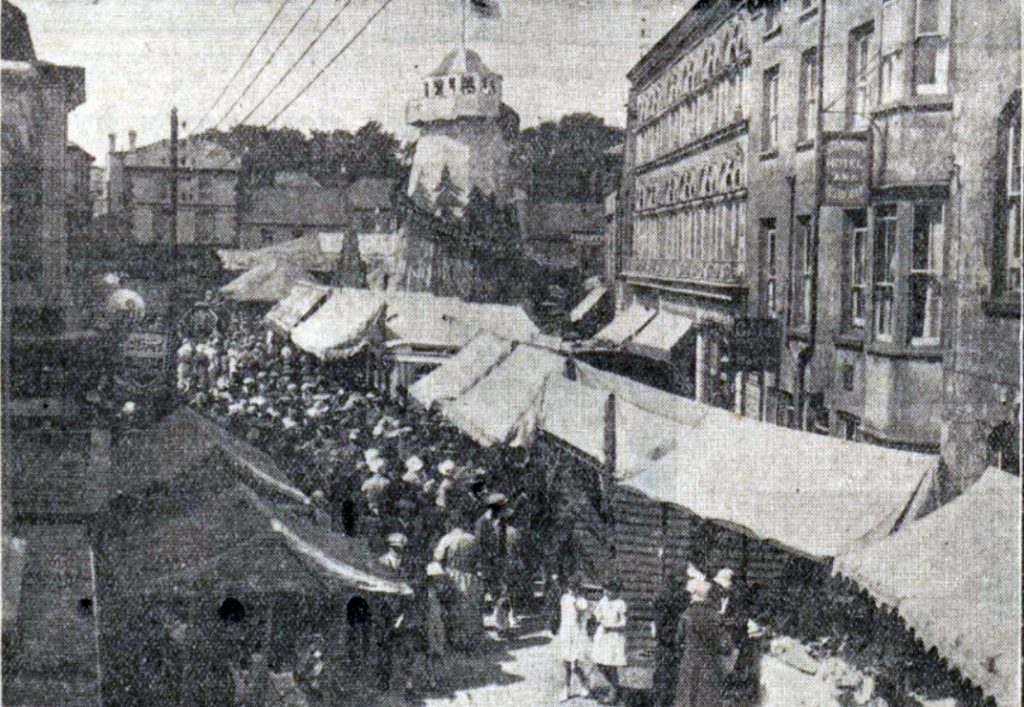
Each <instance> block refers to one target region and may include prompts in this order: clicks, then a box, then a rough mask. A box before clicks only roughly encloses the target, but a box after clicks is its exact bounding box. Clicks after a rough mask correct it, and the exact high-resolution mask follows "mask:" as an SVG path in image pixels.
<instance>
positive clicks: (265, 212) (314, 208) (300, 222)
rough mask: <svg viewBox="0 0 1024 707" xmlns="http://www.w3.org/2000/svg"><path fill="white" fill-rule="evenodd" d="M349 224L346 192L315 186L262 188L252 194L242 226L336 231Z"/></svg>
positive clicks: (242, 218) (334, 188) (242, 219)
mask: <svg viewBox="0 0 1024 707" xmlns="http://www.w3.org/2000/svg"><path fill="white" fill-rule="evenodd" d="M348 220H349V206H348V204H347V198H346V196H345V190H344V189H340V188H337V187H322V186H320V185H318V184H314V185H309V184H304V185H289V186H273V187H261V188H259V189H256V190H255V191H254V192H253V194H252V199H251V203H250V206H249V208H248V210H247V211H246V212H244V213H243V214H242V217H241V221H242V223H250V224H264V223H265V224H279V225H295V226H313V227H317V228H328V227H338V226H342V225H344V224H345V223H347V222H348Z"/></svg>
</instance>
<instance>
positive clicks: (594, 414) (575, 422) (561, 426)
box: [541, 373, 610, 464]
mask: <svg viewBox="0 0 1024 707" xmlns="http://www.w3.org/2000/svg"><path fill="white" fill-rule="evenodd" d="M609 395H610V394H609V393H608V391H606V390H601V389H599V388H591V387H590V386H586V385H583V384H582V383H580V382H578V381H571V380H569V379H568V378H566V377H564V376H562V375H561V374H559V373H553V374H551V376H550V377H549V378H548V381H547V385H546V386H545V387H544V402H543V406H542V408H541V410H542V411H541V429H543V430H544V431H545V432H547V433H548V434H550V435H552V436H553V437H556V438H557V439H560V440H561V441H563V442H565V443H566V444H568V445H570V446H572V447H574V448H575V449H578V450H579V451H581V452H583V453H584V454H586V455H587V456H589V457H591V458H592V459H594V460H595V461H598V462H600V463H602V464H603V463H604V462H605V459H606V457H605V439H604V437H605V426H606V425H605V411H606V406H607V404H608V397H609Z"/></svg>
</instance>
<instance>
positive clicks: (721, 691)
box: [673, 571, 731, 707]
mask: <svg viewBox="0 0 1024 707" xmlns="http://www.w3.org/2000/svg"><path fill="white" fill-rule="evenodd" d="M686 590H687V592H689V594H690V606H689V607H688V608H687V609H686V611H685V612H683V615H682V617H681V619H680V628H681V630H682V632H683V636H684V637H685V639H684V641H685V642H684V645H683V655H682V659H681V660H680V663H679V677H678V682H677V684H676V696H675V701H674V702H673V706H674V707H724V706H725V705H726V704H727V702H726V698H725V677H724V674H723V664H722V663H723V661H722V658H723V656H725V655H726V654H727V653H728V651H729V650H730V649H731V645H730V644H729V641H728V637H727V636H726V635H725V631H724V630H723V628H722V622H721V615H720V614H719V613H718V608H719V607H716V606H712V604H711V602H710V601H709V595H710V593H711V582H709V581H708V580H707V578H706V577H705V576H704V575H703V574H701V573H700V572H696V571H694V572H692V573H691V578H690V580H689V581H688V582H687V584H686Z"/></svg>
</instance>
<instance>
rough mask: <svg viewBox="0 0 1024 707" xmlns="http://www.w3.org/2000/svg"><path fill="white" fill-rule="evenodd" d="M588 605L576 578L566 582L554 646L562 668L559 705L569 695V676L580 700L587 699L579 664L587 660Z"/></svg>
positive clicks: (586, 689)
mask: <svg viewBox="0 0 1024 707" xmlns="http://www.w3.org/2000/svg"><path fill="white" fill-rule="evenodd" d="M589 609H590V602H588V601H587V598H586V597H585V596H584V595H583V591H582V588H581V580H580V577H579V575H573V576H572V577H570V578H569V582H568V585H567V586H566V589H565V592H564V593H563V594H562V598H561V600H560V602H559V621H558V634H557V636H556V645H557V648H558V655H559V657H561V659H562V663H563V664H564V665H565V687H564V688H563V689H562V696H561V700H562V702H565V701H566V700H568V699H569V698H570V697H571V696H572V695H573V692H572V676H573V673H576V675H577V676H578V677H579V681H580V686H581V687H582V690H581V692H580V694H581V695H582V696H583V697H589V696H590V687H589V685H588V684H587V676H586V674H585V673H584V672H583V665H582V662H583V661H584V660H586V658H587V642H588V640H587V618H588V616H589V615H590V614H589Z"/></svg>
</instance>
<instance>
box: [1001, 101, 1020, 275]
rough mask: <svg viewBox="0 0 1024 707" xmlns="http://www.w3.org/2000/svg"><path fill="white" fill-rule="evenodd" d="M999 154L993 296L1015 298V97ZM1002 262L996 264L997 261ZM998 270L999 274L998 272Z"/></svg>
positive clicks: (1017, 264)
mask: <svg viewBox="0 0 1024 707" xmlns="http://www.w3.org/2000/svg"><path fill="white" fill-rule="evenodd" d="M1000 132H1001V135H1000V137H999V142H1000V146H999V147H1000V154H1001V155H1002V175H1001V177H1002V178H1001V181H1002V182H1004V184H1003V186H1002V187H1001V188H1000V189H999V197H998V198H999V202H1000V211H1001V212H1002V213H1001V218H1000V219H999V222H998V224H997V229H996V234H997V235H996V244H995V245H996V248H995V252H996V256H997V262H996V265H997V274H996V288H995V290H996V292H997V294H1015V293H1019V292H1020V290H1021V239H1020V229H1021V219H1020V196H1021V113H1020V96H1019V95H1018V96H1017V97H1016V98H1015V99H1014V100H1013V101H1011V102H1010V104H1009V106H1008V108H1007V109H1005V112H1004V115H1003V118H1002V119H1001V131H1000ZM1000 260H1001V261H1002V262H999V261H1000ZM1000 270H1001V272H1000Z"/></svg>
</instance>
